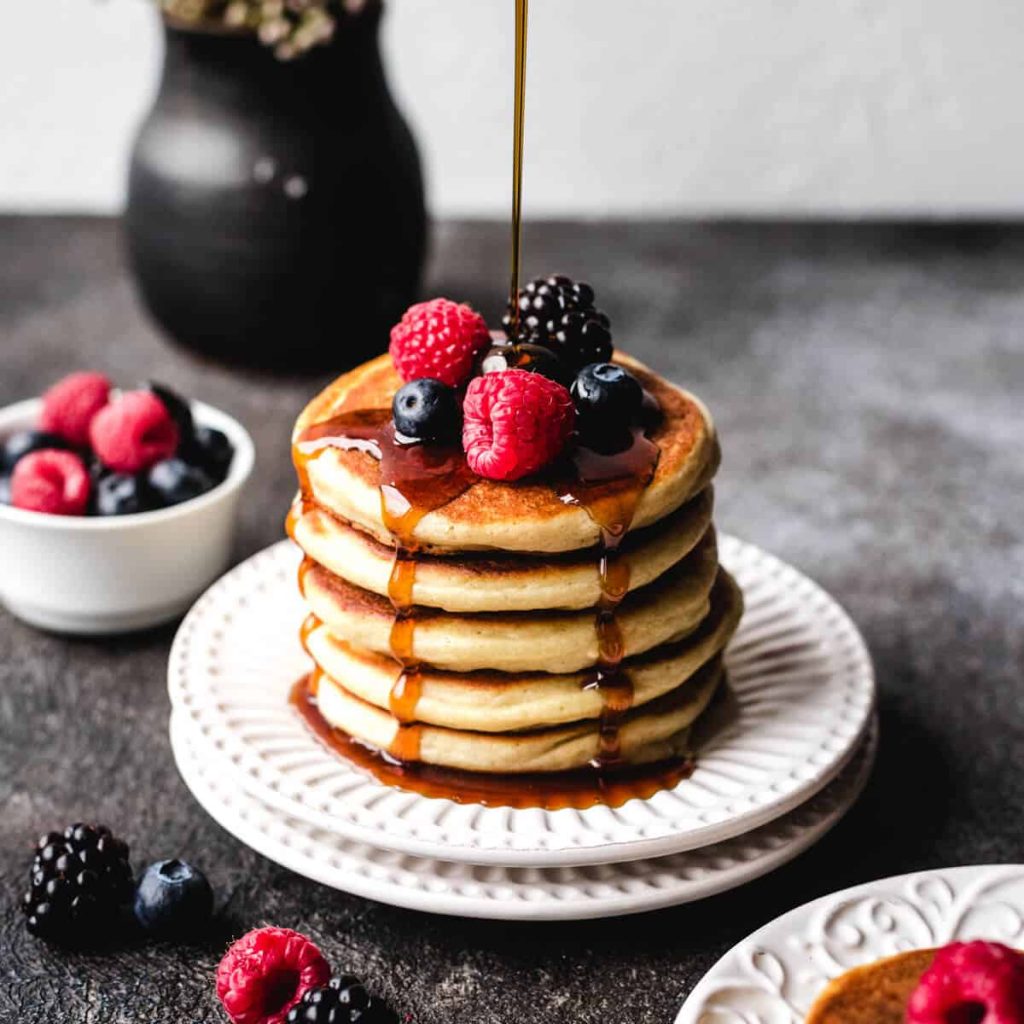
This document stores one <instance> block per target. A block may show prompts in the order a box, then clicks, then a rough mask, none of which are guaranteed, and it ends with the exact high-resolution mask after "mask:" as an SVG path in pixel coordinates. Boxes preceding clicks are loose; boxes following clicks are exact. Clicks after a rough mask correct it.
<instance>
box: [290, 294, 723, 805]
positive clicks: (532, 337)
mask: <svg viewBox="0 0 1024 1024" xmlns="http://www.w3.org/2000/svg"><path fill="white" fill-rule="evenodd" d="M504 327H505V334H504V337H502V336H500V335H498V336H496V337H492V335H491V332H490V331H489V330H488V327H487V324H486V323H485V322H484V320H483V318H482V317H481V316H479V314H477V313H476V312H474V311H473V310H472V309H470V308H469V307H468V306H466V305H460V304H457V303H455V302H451V301H449V300H447V299H435V300H433V301H431V302H426V303H421V304H419V305H417V306H413V307H412V308H411V309H410V310H409V311H408V312H407V313H406V314H405V316H404V317H403V318H402V321H401V323H399V324H398V325H396V326H395V328H394V329H393V331H392V336H391V346H390V352H389V353H388V354H387V355H384V356H381V357H380V358H378V359H375V360H371V361H370V362H368V363H365V364H364V365H362V366H360V367H357V368H356V369H354V370H352V371H350V372H349V373H346V374H344V375H343V376H341V377H339V378H338V379H337V380H336V381H334V382H333V383H332V384H331V385H329V386H328V387H327V388H326V389H325V390H324V391H323V392H322V393H321V394H320V395H318V396H317V397H316V398H314V399H313V401H312V402H310V404H309V405H308V406H307V407H306V409H305V410H304V411H303V412H302V414H301V415H300V416H299V419H298V422H297V423H296V426H295V431H294V435H293V439H292V440H293V456H294V460H295V465H296V469H297V472H298V476H299V483H300V491H299V495H298V497H297V498H296V501H295V504H294V506H293V507H292V510H291V512H290V514H289V517H288V530H289V533H290V535H291V536H292V538H293V539H294V540H295V541H296V543H297V544H298V545H299V547H300V548H301V549H302V550H303V552H304V553H305V556H306V557H305V559H304V561H303V565H302V569H301V572H300V587H301V590H302V595H303V598H304V600H305V603H306V605H307V607H308V609H309V612H310V614H309V618H308V619H307V621H306V623H305V625H304V627H303V630H302V637H303V642H304V644H305V647H306V650H307V651H308V652H309V654H310V655H311V657H312V659H313V662H314V665H315V668H314V671H313V673H312V675H311V676H310V678H309V680H308V681H307V682H305V683H304V684H303V685H302V686H301V687H299V688H297V690H296V694H295V700H296V704H297V706H298V707H299V709H300V710H301V711H302V713H303V714H304V715H305V716H306V718H307V720H308V721H309V722H310V724H311V725H313V726H314V728H316V730H317V731H318V732H319V733H320V734H321V735H322V736H323V737H324V738H325V739H326V740H328V741H329V742H331V744H332V745H333V746H334V747H335V748H336V749H338V750H339V752H340V753H342V754H343V755H344V756H346V757H348V758H350V759H351V760H354V761H356V762H357V763H359V764H360V765H363V766H364V767H366V768H368V769H369V770H371V771H372V772H373V773H374V774H375V775H376V776H377V777H378V778H381V779H383V780H384V781H387V782H390V783H393V784H395V785H398V786H401V787H403V788H408V789H413V790H417V791H419V792H424V793H428V794H430V795H444V796H449V797H451V798H453V799H456V800H462V801H475V802H481V803H488V804H499V805H501V804H504V805H510V806H541V807H548V808H553V807H559V806H575V807H585V806H590V805H592V804H594V803H599V802H600V803H608V804H613V805H616V804H621V803H622V802H624V801H625V800H627V799H629V798H631V797H633V796H648V795H651V794H652V793H654V792H656V791H657V790H658V789H660V788H664V787H667V786H673V785H675V784H676V783H678V782H679V781H680V780H681V779H683V778H685V777H686V775H687V774H688V772H689V770H691V769H692V750H693V736H692V733H693V728H694V725H695V723H696V722H697V721H698V719H701V718H702V716H704V715H705V712H706V711H707V709H708V707H709V705H710V703H711V700H712V697H713V696H714V695H715V693H716V690H717V689H718V687H719V683H720V682H721V680H722V675H723V672H722V652H723V650H724V648H725V646H726V644H727V643H728V641H729V639H730V637H731V636H732V634H733V632H734V631H735V629H736V626H737V624H738V621H739V618H740V615H741V612H742V597H741V594H740V592H739V589H738V588H737V586H736V584H735V583H734V581H733V580H732V579H731V577H730V576H729V575H728V573H726V572H725V571H724V570H722V569H721V568H720V567H719V564H718V554H717V547H716V541H715V533H714V528H713V526H712V522H711V519H712V504H713V500H712V490H711V480H712V477H713V476H714V474H715V472H716V470H717V468H718V463H719V447H718V441H717V437H716V435H715V430H714V426H713V424H712V421H711V417H710V415H709V414H708V411H707V410H706V409H705V407H704V406H703V405H702V404H701V403H700V401H699V400H697V399H696V398H695V397H693V396H692V395H690V394H688V393H687V392H685V391H683V390H681V389H679V388H677V387H675V386H673V385H671V384H669V383H668V382H666V381H665V380H663V379H662V378H660V377H658V376H657V375H656V374H654V373H653V372H651V371H650V370H648V369H647V368H646V367H644V366H642V365H641V364H639V363H637V362H636V361H635V360H632V359H630V358H629V357H628V356H626V355H624V354H621V353H618V354H615V353H613V348H612V338H611V331H610V326H609V322H608V318H607V317H606V316H605V315H604V314H603V313H601V312H599V311H598V310H597V309H596V308H595V305H594V293H593V290H592V289H591V288H590V287H589V286H588V285H586V284H583V283H576V282H573V281H571V280H569V279H568V278H565V277H550V278H547V279H542V280H538V281H534V282H532V283H531V284H529V285H527V287H526V288H525V289H524V290H523V291H522V293H521V294H520V297H519V304H518V308H516V309H512V310H510V312H509V314H508V316H506V318H505V321H504Z"/></svg>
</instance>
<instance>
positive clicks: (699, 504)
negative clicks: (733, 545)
mask: <svg viewBox="0 0 1024 1024" xmlns="http://www.w3.org/2000/svg"><path fill="white" fill-rule="evenodd" d="M713 504H714V500H713V496H712V491H711V488H710V487H708V488H705V489H704V490H703V491H701V492H700V494H698V495H697V496H696V497H695V498H692V499H691V500H690V501H688V502H687V503H686V504H685V505H683V506H682V507H681V508H679V509H677V510H676V511H675V512H673V513H672V514H671V515H669V516H668V517H666V518H665V519H663V520H661V521H660V522H659V523H657V524H656V525H654V526H651V527H649V528H648V529H646V530H641V531H632V532H630V533H629V534H628V535H627V537H626V540H625V541H624V542H623V544H622V547H621V549H620V550H621V558H622V561H623V562H625V563H626V565H627V566H628V567H629V589H630V590H631V591H632V590H638V589H640V588H641V587H644V586H647V584H649V583H651V582H653V581H654V580H656V579H657V578H658V577H659V576H661V575H662V574H663V573H664V572H666V571H667V570H668V569H671V568H672V566H673V565H675V564H676V563H677V562H679V561H680V560H681V559H683V558H684V557H685V556H686V555H687V554H689V552H690V551H692V550H693V548H694V547H695V546H696V544H697V543H698V542H699V541H700V539H701V538H702V537H703V536H704V535H705V534H706V533H707V530H708V527H709V526H710V524H711V512H712V506H713ZM289 529H290V532H291V535H292V537H293V538H294V540H295V541H296V543H297V544H298V545H299V547H300V548H302V550H303V551H304V552H305V553H306V554H307V555H308V556H309V557H310V558H312V559H313V561H314V562H318V563H319V564H320V565H322V566H323V567H324V568H326V569H329V570H330V571H331V572H332V573H334V575H336V576H340V577H341V578H342V579H344V580H346V581H347V582H349V583H352V584H354V585H355V586H357V587H361V588H362V589H364V590H369V591H372V592H373V593H375V594H380V595H382V596H384V597H386V596H387V594H388V581H389V580H390V578H391V569H392V565H393V564H394V558H395V553H394V549H393V548H392V547H391V546H390V545H386V544H382V543H381V542H380V541H379V540H377V539H376V538H374V537H372V536H371V535H370V534H368V533H366V532H365V531H363V530H359V529H356V528H355V527H353V526H351V525H350V524H348V523H346V522H343V521H342V520H340V519H337V518H336V517H335V516H333V515H331V514H330V513H329V512H326V511H324V510H323V509H321V508H319V507H318V506H316V505H315V504H313V503H312V502H305V501H302V500H301V499H300V500H298V501H297V502H296V505H295V509H294V510H293V514H292V516H290V517H289ZM599 562H600V556H599V553H598V552H597V551H596V550H589V551H582V552H579V553H576V552H573V553H571V554H564V555H548V556H533V557H529V556H523V555H519V556H517V555H497V554H490V553H489V554H487V555H481V554H472V553H470V554H467V555H464V556H462V557H459V558H454V557H447V558H445V557H441V556H438V555H420V556H418V557H417V559H416V577H415V583H414V586H413V591H412V602H413V603H414V604H418V605H423V606H426V607H429V608H442V609H444V610H445V611H449V612H492V611H507V612H515V611H538V610H542V609H548V608H564V609H581V608H594V607H595V606H596V605H597V604H598V602H599V601H600V599H601V586H600V576H599V571H598V566H599Z"/></svg>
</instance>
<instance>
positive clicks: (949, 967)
mask: <svg viewBox="0 0 1024 1024" xmlns="http://www.w3.org/2000/svg"><path fill="white" fill-rule="evenodd" d="M967 1021H970V1022H977V1024H1024V955H1022V954H1021V953H1018V952H1017V951H1016V950H1015V949H1010V948H1009V947H1008V946H1003V945H1000V944H999V943H998V942H954V943H951V944H950V945H948V946H945V947H943V948H942V949H940V950H939V951H938V953H936V954H935V959H934V960H933V961H932V965H931V967H929V968H928V970H927V971H925V972H924V974H923V975H922V976H921V981H920V982H919V983H918V986H917V988H916V989H914V993H913V995H911V997H910V1003H909V1004H908V1006H907V1022H908V1024H960V1022H967Z"/></svg>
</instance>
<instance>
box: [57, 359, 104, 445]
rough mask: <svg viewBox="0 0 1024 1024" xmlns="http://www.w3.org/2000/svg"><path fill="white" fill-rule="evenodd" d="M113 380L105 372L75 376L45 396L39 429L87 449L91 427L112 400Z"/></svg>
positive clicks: (62, 382)
mask: <svg viewBox="0 0 1024 1024" xmlns="http://www.w3.org/2000/svg"><path fill="white" fill-rule="evenodd" d="M110 388H111V384H110V381H109V380H108V379H107V378H106V377H104V376H103V374H102V373H89V372H83V373H72V374H71V375H70V376H68V377H65V378H64V379H63V380H60V381H58V382H57V383H56V384H54V385H53V387H51V388H50V390H49V391H47V392H46V394H44V395H43V411H42V412H41V413H40V414H39V427H40V429H41V430H45V431H46V432H47V433H49V434H56V435H57V436H58V437H63V438H64V440H65V441H70V442H71V444H74V445H78V446H79V447H84V446H85V445H87V444H88V443H89V424H90V423H91V422H92V418H93V416H95V415H96V413H98V412H99V411H100V409H102V408H103V406H105V405H106V404H107V402H108V401H109V400H110Z"/></svg>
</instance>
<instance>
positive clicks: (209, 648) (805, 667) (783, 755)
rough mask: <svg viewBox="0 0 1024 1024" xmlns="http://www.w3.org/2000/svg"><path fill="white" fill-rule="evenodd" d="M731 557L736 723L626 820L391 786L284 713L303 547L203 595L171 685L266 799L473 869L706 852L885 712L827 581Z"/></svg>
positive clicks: (180, 708) (174, 662) (250, 567)
mask: <svg viewBox="0 0 1024 1024" xmlns="http://www.w3.org/2000/svg"><path fill="white" fill-rule="evenodd" d="M720 546H721V556H722V561H723V563H724V564H725V565H726V566H727V568H728V569H729V570H730V571H731V572H732V573H733V575H734V576H735V577H736V579H737V580H738V582H739V583H740V585H741V586H742V588H743V591H744V594H745V597H746V600H747V610H746V613H745V614H744V617H743V621H742V623H741V625H740V628H739V631H738V632H737V634H736V636H735V638H734V640H733V643H732V644H731V645H730V647H729V650H728V652H727V655H726V663H727V666H728V669H729V678H730V682H731V685H732V690H733V693H734V695H735V698H736V705H737V709H738V710H737V714H736V715H735V716H734V718H733V720H732V721H731V722H730V723H729V725H728V726H727V727H725V728H723V729H721V730H719V732H718V733H717V734H716V735H715V736H714V738H713V739H712V740H711V741H710V742H708V743H706V744H705V745H704V746H703V747H702V749H701V751H700V755H699V757H698V763H697V770H696V771H695V772H694V774H693V775H692V777H691V778H689V779H687V780H685V781H684V782H681V783H680V784H679V785H678V786H677V787H676V788H675V789H672V790H666V791H663V792H661V793H658V794H656V795H655V796H654V797H652V798H651V799H649V800H631V801H629V802H628V803H627V804H625V805H624V806H622V807H620V808H618V809H612V808H608V807H594V808H590V809H588V810H585V811H575V810H561V811H553V812H547V811H540V810H536V809H533V810H512V809H509V808H500V807H498V808H485V807H481V806H479V805H476V804H468V805H460V804H456V803H454V802H452V801H450V800H442V799H431V798H427V797H422V796H418V795H416V794H413V793H407V792H403V791H401V790H398V789H393V788H390V787H388V786H385V785H383V784H381V783H379V782H377V781H376V780H375V779H373V778H371V777H369V776H368V775H367V774H365V773H363V772H362V771H360V770H358V769H356V768H354V767H352V766H351V765H350V764H349V763H348V762H346V761H344V760H343V759H341V758H340V757H338V756H337V755H336V754H335V753H334V752H332V751H330V750H328V749H327V748H326V747H325V746H323V745H322V744H321V743H320V741H319V740H317V739H316V737H315V736H313V735H312V733H310V731H309V730H308V729H307V727H306V725H305V724H304V723H303V721H302V720H301V718H300V717H299V715H298V714H297V713H296V712H295V710H294V709H293V708H292V707H291V706H290V705H289V703H288V693H289V690H290V688H291V687H292V685H293V683H294V682H295V681H296V680H297V679H298V678H299V677H300V676H301V675H302V674H303V673H304V672H306V671H307V670H308V662H307V660H306V657H305V655H304V653H303V652H302V651H301V650H300V648H299V644H298V639H297V632H298V627H299V623H300V622H301V620H302V618H303V615H304V611H303V606H302V603H301V601H300V599H299V596H298V593H297V589H296V582H295V573H296V568H297V565H298V554H297V551H296V549H294V548H293V547H292V546H291V544H290V542H287V541H285V542H282V543H281V544H278V545H275V546H273V547H270V548H267V549H266V550H265V551H263V552H261V553H260V554H258V555H255V556H254V557H252V558H250V559H249V560H248V561H247V562H243V563H242V564H241V565H240V566H238V567H237V568H236V569H234V570H232V571H231V572H230V573H228V574H227V575H226V576H224V577H223V578H222V579H221V580H220V581H219V582H218V583H216V584H215V585H214V586H213V587H212V588H211V589H210V590H209V591H207V593H206V594H205V595H204V596H203V597H202V598H200V599H199V601H198V602H197V603H196V605H195V607H194V608H193V609H192V611H191V612H190V613H189V615H188V616H187V618H186V619H185V621H184V623H182V626H181V629H180V630H179V632H178V636H177V637H176V639H175V642H174V647H173V649H172V651H171V660H170V667H169V687H170V694H171V701H172V703H173V705H174V708H175V710H176V711H177V713H178V714H179V715H180V716H181V717H183V718H186V719H188V721H189V724H190V726H191V729H190V732H191V733H193V734H194V735H196V736H197V737H198V741H199V742H202V743H203V744H204V745H205V746H206V747H207V748H208V750H209V751H210V754H211V756H219V758H220V770H221V771H223V772H224V773H226V774H228V775H230V776H231V777H232V778H233V779H234V781H235V782H236V784H237V785H240V786H242V787H243V788H245V789H246V791H247V792H248V793H249V794H250V795H251V796H254V797H256V798H257V799H259V800H260V801H262V802H263V803H265V804H268V805H269V806H272V807H276V808H277V809H278V810H280V811H282V812H284V813H286V814H289V815H292V816H294V817H296V818H302V819H304V820H305V821H307V822H309V823H310V824H313V825H316V826H317V827H319V828H323V829H328V830H331V831H334V832H336V833H337V834H338V835H341V836H343V837H345V838H347V839H351V840H354V841H356V842H363V843H367V844H369V845H371V846H375V847H379V848H384V849H390V850H396V851H400V852H403V853H411V854H415V855H417V856H424V857H440V858H443V859H445V860H449V861H452V860H458V861H466V862H469V863H476V864H488V863H489V864H504V865H512V866H517V867H518V866H525V865H537V866H554V865H580V864H607V863H609V862H611V861H623V860H634V859H639V858H649V857H658V856H662V855H664V854H668V853H677V852H679V851H682V850H692V849H697V848H698V847H702V846H708V845H710V844H711V843H717V842H721V841H723V840H725V839H730V838H732V837H733V836H737V835H741V834H742V833H744V832H749V831H750V830H751V829H754V828H757V827H759V826H760V825H763V824H765V823H766V822H769V821H771V820H773V819H775V818H778V817H779V816H780V815H782V814H785V813H787V812H788V811H791V810H793V809H794V808H795V807H798V806H799V805H800V804H802V803H804V802H805V801H807V800H808V799H809V798H810V797H811V796H813V795H814V794H815V793H816V792H818V791H819V790H820V789H821V788H822V787H823V786H825V785H827V783H828V782H830V781H831V780H832V779H834V778H835V777H836V775H837V774H838V773H839V771H840V770H841V769H842V767H843V766H844V765H845V764H846V762H847V761H848V760H849V759H850V757H851V756H852V755H853V752H854V750H855V749H856V747H857V744H858V743H859V741H860V739H861V738H862V736H863V734H864V730H865V728H866V727H867V723H868V721H869V720H870V716H871V714H872V710H873V707H874V698H875V685H874V677H873V672H872V667H871V659H870V657H869V655H868V652H867V649H866V647H865V645H864V642H863V640H862V639H861V636H860V634H859V633H858V632H857V628H856V627H855V626H854V625H853V623H852V622H851V621H850V619H849V617H848V616H847V615H846V614H845V612H843V610H842V609H841V608H840V607H839V606H838V605H837V604H836V603H835V601H833V600H832V599H831V598H830V597H829V596H828V594H826V593H825V592H824V591H823V590H822V589H821V588H820V587H818V586H817V585H815V584H814V583H812V582H811V581H810V580H809V579H807V577H805V576H803V575H801V574H800V573H798V572H797V571H796V570H795V569H792V568H791V567H789V566H787V565H785V564H784V563H782V562H780V561H779V560H778V559H776V558H773V557H772V556H771V555H768V554H765V553H764V552H763V551H760V550H759V549H757V548H755V547H753V546H751V545H749V544H744V543H742V542H741V541H738V540H735V539H733V538H730V537H722V538H721V540H720Z"/></svg>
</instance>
